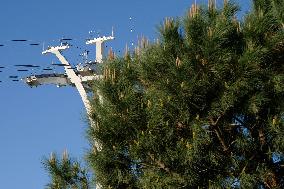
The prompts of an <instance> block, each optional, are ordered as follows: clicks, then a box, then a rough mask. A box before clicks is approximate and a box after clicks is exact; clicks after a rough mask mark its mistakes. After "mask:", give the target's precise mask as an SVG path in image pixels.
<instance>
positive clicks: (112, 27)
mask: <svg viewBox="0 0 284 189" xmlns="http://www.w3.org/2000/svg"><path fill="white" fill-rule="evenodd" d="M113 33H114V32H113V26H112V27H111V36H112V37H114V34H113Z"/></svg>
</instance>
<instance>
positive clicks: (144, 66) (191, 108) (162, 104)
mask: <svg viewBox="0 0 284 189" xmlns="http://www.w3.org/2000/svg"><path fill="white" fill-rule="evenodd" d="M210 2H211V4H210V3H209V5H210V6H209V9H205V8H203V9H200V8H199V7H198V6H197V5H193V7H192V8H191V10H190V12H189V14H188V15H187V16H185V18H184V19H183V20H182V21H177V20H174V19H170V18H167V19H166V20H165V22H164V24H163V25H161V26H160V27H159V31H160V39H159V42H157V43H155V44H151V45H148V46H146V47H145V48H142V49H141V48H140V49H138V51H136V53H134V55H133V56H130V55H129V54H127V55H126V57H125V58H116V59H114V60H108V61H107V63H106V65H105V66H104V70H105V71H104V73H105V74H104V76H105V79H104V80H101V81H97V82H96V83H95V88H96V89H95V90H98V91H99V94H100V95H101V100H99V98H97V99H95V100H94V105H93V107H94V110H93V117H94V120H95V121H96V127H95V129H93V128H92V127H90V129H89V132H88V133H89V139H90V141H91V143H93V142H94V141H95V140H96V141H98V142H99V143H100V145H101V149H100V150H97V149H96V148H95V147H94V149H93V150H91V151H90V153H89V155H88V158H89V162H90V165H91V166H92V167H93V168H94V171H95V173H96V180H97V181H98V182H99V183H100V184H101V185H102V187H103V188H147V189H148V188H261V187H262V188H263V187H264V188H283V187H284V180H283V178H284V161H283V152H284V125H283V94H284V91H283V88H284V86H283V83H284V81H283V80H284V75H283V63H284V57H283V56H284V31H283V8H282V9H281V8H280V7H279V6H278V5H283V1H279V0H275V1H272V0H271V1H269V0H266V1H264V0H263V1H261V0H258V1H256V0H255V1H254V8H253V11H252V12H250V13H249V14H248V15H246V16H245V19H244V20H243V22H239V21H238V20H237V19H236V17H235V14H236V13H237V11H238V6H236V5H235V4H232V3H228V2H226V1H225V4H224V7H223V8H222V9H215V8H214V3H213V1H210ZM212 3H213V4H212ZM181 23H182V24H181ZM114 73H115V75H114Z"/></svg>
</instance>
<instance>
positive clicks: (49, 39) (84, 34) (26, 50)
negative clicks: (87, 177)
mask: <svg viewBox="0 0 284 189" xmlns="http://www.w3.org/2000/svg"><path fill="white" fill-rule="evenodd" d="M219 1H221V0H219ZM192 2H193V0H139V1H138V0H121V1H118V0H104V1H102V0H100V1H99V0H81V1H77V0H45V1H42V0H25V1H24V0H1V1H0V24H1V25H0V44H3V45H4V46H2V47H1V46H0V66H5V68H4V69H1V70H3V72H0V80H1V81H2V82H1V83H0V188H3V189H4V188H7V189H19V188H21V189H39V188H44V186H45V184H47V182H48V176H47V174H46V172H45V171H44V169H43V167H42V164H41V161H42V158H43V157H44V156H49V154H50V152H57V153H62V152H63V151H64V150H65V149H67V150H68V151H69V152H70V153H71V154H72V155H73V156H74V157H77V158H80V157H83V155H84V152H85V151H86V150H87V148H88V143H87V141H86V139H85V128H86V121H85V120H86V115H85V110H84V107H83V103H82V102H81V99H80V97H79V94H78V93H77V91H76V90H75V89H74V88H71V87H62V88H57V87H56V86H46V85H45V86H39V87H37V88H29V87H28V86H27V85H26V84H25V83H23V82H21V81H19V82H13V81H11V79H10V78H9V76H11V75H18V76H19V77H24V76H26V75H29V74H30V73H29V72H28V73H21V74H19V73H18V72H17V71H16V67H15V66H14V65H16V64H35V65H39V66H49V65H50V64H51V61H54V62H57V59H56V57H55V56H54V55H45V56H43V55H42V54H41V51H42V45H43V44H45V46H46V45H51V44H59V43H58V40H59V39H60V38H62V37H68V38H73V39H74V42H73V43H74V44H76V45H78V46H80V47H81V48H82V49H75V48H71V49H69V50H68V52H66V53H64V55H65V56H66V58H67V59H68V60H69V61H70V63H71V64H76V63H78V62H79V61H80V60H81V58H80V57H79V56H78V55H79V53H80V51H81V50H84V49H88V50H90V51H91V54H90V59H92V58H93V57H94V54H95V52H94V49H95V48H94V47H88V46H86V45H84V42H85V39H86V38H88V37H89V34H88V32H89V31H90V30H92V31H95V33H96V35H97V32H98V33H100V34H101V35H109V34H111V28H112V26H113V27H114V31H115V37H116V39H115V41H113V42H109V43H107V46H108V48H109V47H113V49H114V51H116V52H117V53H119V51H123V49H124V47H125V45H126V44H128V46H130V47H131V43H132V42H134V43H136V42H137V37H138V36H141V35H144V36H147V37H149V39H150V40H153V39H154V38H156V37H157V30H156V26H157V25H158V24H159V23H161V22H162V20H163V18H164V17H169V16H170V17H177V16H182V15H184V14H185V13H186V10H187V8H188V7H189V6H190V5H191V3H192ZM197 2H198V3H199V2H207V1H205V0H203V1H201V0H199V1H198V0H197ZM222 2H223V1H222ZM239 3H240V4H241V5H242V9H243V10H247V9H248V6H249V5H248V4H249V3H248V1H243V3H242V2H241V1H239ZM130 17H131V18H132V19H130ZM131 29H132V30H133V31H132V32H131ZM13 39H27V40H29V41H28V42H12V41H11V40H13ZM30 43H40V44H41V45H40V46H30V45H29V44H30ZM57 63H58V62H57ZM31 72H32V73H37V74H40V73H42V72H41V71H40V69H35V70H32V71H31Z"/></svg>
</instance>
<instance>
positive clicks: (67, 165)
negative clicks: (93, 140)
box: [43, 151, 90, 189]
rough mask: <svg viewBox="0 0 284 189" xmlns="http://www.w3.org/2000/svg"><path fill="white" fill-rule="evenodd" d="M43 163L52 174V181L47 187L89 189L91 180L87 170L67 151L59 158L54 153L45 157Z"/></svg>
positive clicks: (48, 188) (54, 188) (51, 188)
mask: <svg viewBox="0 0 284 189" xmlns="http://www.w3.org/2000/svg"><path fill="white" fill-rule="evenodd" d="M43 165H44V167H45V169H46V170H47V172H48V173H49V175H50V179H51V182H50V183H49V184H47V187H46V188H47V189H89V188H90V181H89V178H88V173H87V170H85V169H84V168H82V167H81V166H80V164H79V162H77V161H76V160H73V159H71V158H70V157H69V156H68V153H67V151H65V152H64V153H63V155H62V158H61V159H59V158H58V156H57V155H56V154H54V153H52V154H51V156H50V158H45V159H44V161H43Z"/></svg>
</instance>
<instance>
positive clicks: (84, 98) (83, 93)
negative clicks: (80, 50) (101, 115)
mask: <svg viewBox="0 0 284 189" xmlns="http://www.w3.org/2000/svg"><path fill="white" fill-rule="evenodd" d="M68 48H69V46H68V45H63V46H56V47H49V48H48V49H47V50H45V51H43V52H42V54H47V53H52V54H55V56H56V57H57V58H58V59H59V61H60V62H61V63H62V65H64V69H65V72H66V74H67V77H68V78H69V79H70V81H71V83H73V84H74V85H75V87H76V88H77V90H78V92H79V94H80V96H81V98H82V101H83V103H84V106H85V108H86V110H87V113H88V115H90V111H91V107H90V102H89V100H88V96H87V93H86V91H85V89H84V87H83V84H82V80H81V79H80V77H79V76H78V75H76V73H75V72H74V70H73V69H71V68H72V67H71V65H70V64H69V62H68V61H67V60H66V59H65V57H64V56H63V55H62V54H61V51H63V50H66V49H68Z"/></svg>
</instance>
